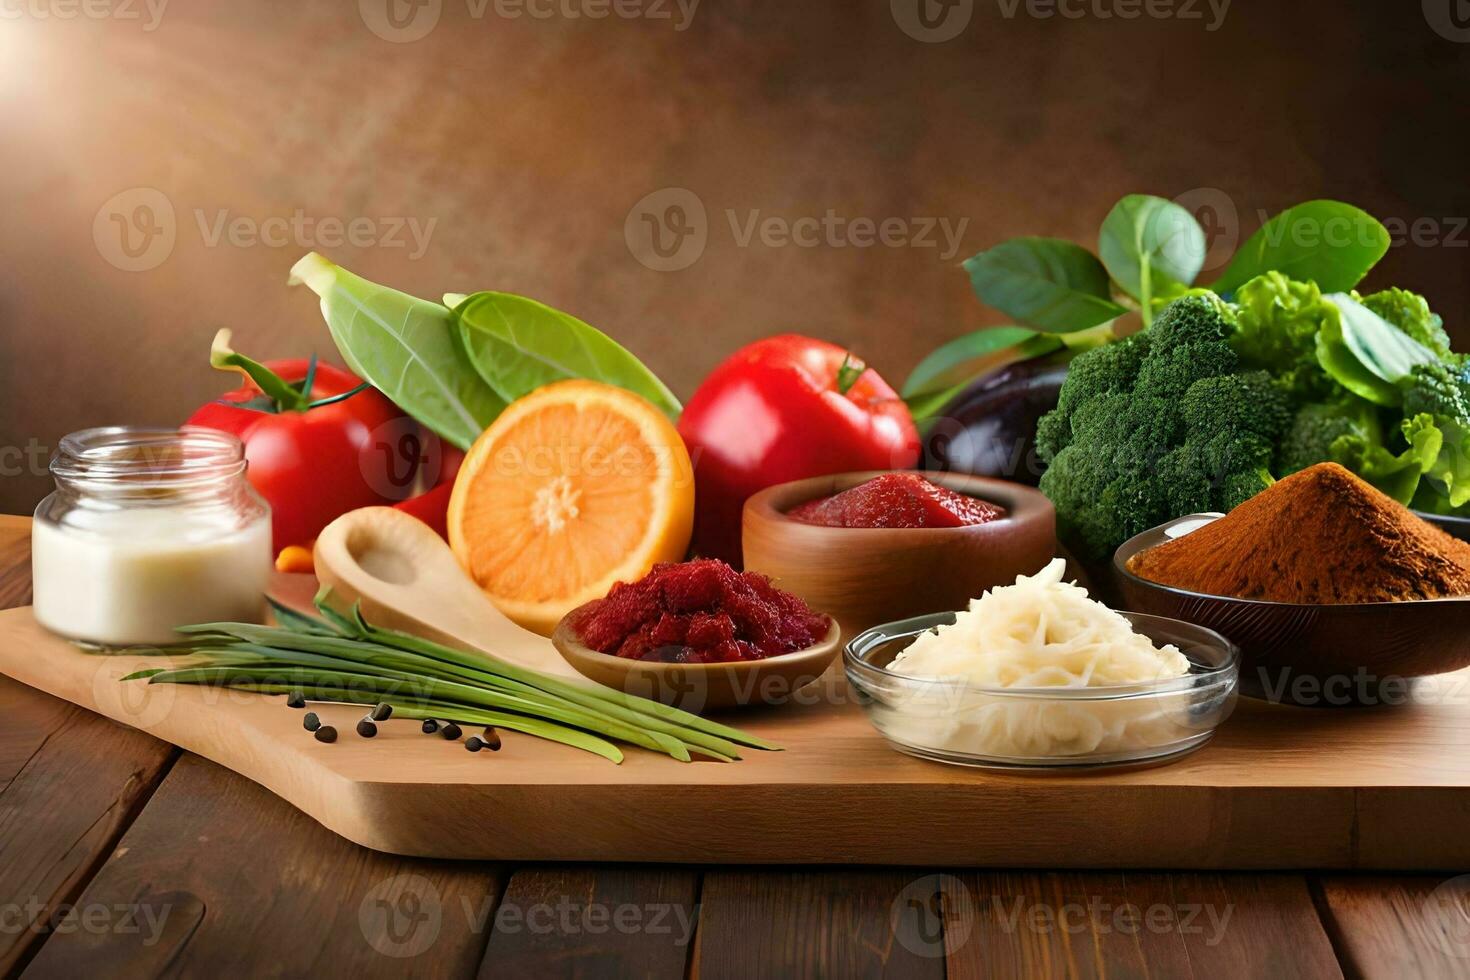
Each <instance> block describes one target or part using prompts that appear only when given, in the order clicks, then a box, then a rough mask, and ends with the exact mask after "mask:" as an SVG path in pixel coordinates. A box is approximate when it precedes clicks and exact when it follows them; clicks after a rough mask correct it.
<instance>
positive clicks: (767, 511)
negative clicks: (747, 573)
mask: <svg viewBox="0 0 1470 980" xmlns="http://www.w3.org/2000/svg"><path fill="white" fill-rule="evenodd" d="M879 475H881V474H880V473H876V472H874V473H841V474H838V475H836V476H822V477H814V478H812V479H810V480H797V481H795V482H794V483H783V484H780V485H779V486H774V487H770V488H768V489H766V490H762V491H761V492H760V493H757V494H756V495H755V496H753V497H751V498H750V499H749V500H748V501H746V503H745V514H744V527H743V536H744V550H745V567H746V568H748V569H751V570H752V571H757V572H761V573H762V574H765V575H769V576H770V577H771V578H772V579H773V580H774V581H775V583H776V584H777V585H779V586H780V587H781V588H783V589H786V590H787V591H789V592H794V593H796V594H797V595H799V596H801V597H802V598H803V599H805V600H806V601H807V603H808V604H810V605H811V607H812V608H813V609H820V610H823V611H825V612H827V613H829V614H830V615H832V616H835V617H836V618H837V621H838V622H840V623H841V624H842V627H843V629H844V630H847V631H848V632H849V633H857V632H861V631H862V630H865V629H868V628H870V627H872V626H876V625H878V624H879V623H891V622H894V621H895V620H900V619H909V618H911V617H913V616H922V615H924V614H926V613H937V612H954V611H955V610H959V609H964V608H965V607H966V606H967V605H968V604H969V601H970V600H971V599H973V598H974V597H975V596H978V595H979V594H980V593H981V592H984V591H985V590H986V589H988V588H991V587H992V586H996V585H1010V584H1012V583H1014V582H1015V580H1016V576H1017V575H1030V574H1032V573H1034V572H1037V571H1039V570H1040V569H1041V568H1042V566H1044V565H1045V564H1046V563H1047V562H1048V561H1050V560H1051V559H1052V557H1053V556H1054V555H1055V554H1056V512H1055V511H1054V510H1053V509H1052V505H1051V501H1049V500H1047V499H1046V497H1044V496H1043V495H1042V493H1041V491H1039V490H1036V489H1034V488H1032V487H1027V486H1022V485H1021V484H1019V483H1009V482H1007V481H1005V480H992V479H989V478H987V477H980V476H969V475H966V474H961V473H923V474H922V475H923V477H924V478H925V479H927V480H930V481H932V482H934V483H937V484H939V485H941V486H944V487H947V488H949V489H950V490H953V491H955V492H957V493H963V494H967V495H969V496H971V497H978V498H980V499H982V500H988V501H990V502H991V503H993V504H998V505H1000V506H1001V507H1004V508H1005V509H1006V516H1005V517H1004V518H1002V519H1001V520H998V521H992V522H991V523H989V524H978V525H976V526H974V527H954V528H860V527H817V526H815V525H812V524H802V523H799V522H797V521H793V520H791V519H790V518H788V517H787V516H786V512H787V511H789V510H790V509H791V508H792V507H795V506H796V505H797V504H801V503H805V502H806V501H808V500H813V499H815V498H817V497H825V496H830V495H832V494H835V493H841V492H842V491H843V490H847V489H850V488H852V487H855V486H857V485H858V484H859V483H864V482H866V481H868V480H871V479H872V478H873V477H875V476H879Z"/></svg>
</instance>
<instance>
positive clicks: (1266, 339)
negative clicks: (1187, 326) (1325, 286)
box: [1230, 272, 1338, 401]
mask: <svg viewBox="0 0 1470 980" xmlns="http://www.w3.org/2000/svg"><path fill="white" fill-rule="evenodd" d="M1234 298H1235V303H1236V322H1237V328H1236V331H1235V334H1234V336H1233V337H1231V339H1230V344H1231V346H1232V347H1233V348H1235V352H1236V353H1237V354H1239V355H1240V359H1241V361H1242V362H1243V363H1244V364H1246V365H1247V366H1249V367H1255V368H1263V369H1267V370H1270V371H1271V372H1272V374H1274V375H1275V376H1276V377H1278V378H1280V379H1281V382H1282V384H1283V385H1284V386H1285V387H1286V388H1287V389H1288V390H1289V391H1291V392H1292V393H1293V395H1294V396H1295V397H1296V398H1297V399H1299V400H1301V401H1321V400H1323V399H1325V398H1327V397H1328V396H1329V395H1330V394H1331V393H1332V392H1333V390H1334V389H1335V388H1336V385H1335V383H1334V382H1333V381H1332V379H1331V378H1330V377H1328V375H1327V373H1326V372H1325V371H1323V370H1322V365H1321V364H1320V363H1319V362H1318V360H1317V333H1318V331H1320V330H1321V329H1322V325H1323V323H1324V322H1327V321H1335V320H1336V319H1337V317H1338V312H1337V308H1336V307H1334V306H1333V305H1332V303H1330V302H1328V301H1327V300H1326V299H1324V298H1323V297H1322V290H1320V289H1318V288H1317V284H1316V283H1314V282H1297V281H1295V280H1293V279H1288V278H1287V277H1286V276H1284V275H1282V274H1281V273H1280V272H1267V273H1265V274H1264V275H1260V276H1257V277H1256V278H1254V279H1252V280H1250V281H1249V282H1247V283H1246V284H1245V285H1243V286H1241V287H1240V288H1239V289H1237V290H1236V291H1235V297H1234Z"/></svg>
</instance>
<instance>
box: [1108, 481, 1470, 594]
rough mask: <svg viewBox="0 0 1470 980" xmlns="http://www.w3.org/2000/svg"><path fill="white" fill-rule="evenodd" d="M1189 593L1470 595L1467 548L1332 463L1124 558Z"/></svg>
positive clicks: (1148, 574)
mask: <svg viewBox="0 0 1470 980" xmlns="http://www.w3.org/2000/svg"><path fill="white" fill-rule="evenodd" d="M1128 570H1129V571H1130V572H1132V573H1133V574H1135V575H1137V576H1140V577H1141V578H1146V579H1148V580H1149V581H1152V582H1159V583H1161V584H1163V585H1171V586H1174V587H1175V588H1179V589H1188V590H1189V591H1191V592H1205V593H1209V594H1211V595H1228V596H1239V597H1240V598H1243V599H1267V600H1270V601H1273V602H1294V603H1311V604H1328V603H1352V602H1401V601H1404V600H1411V599H1436V598H1440V597H1443V596H1462V595H1470V545H1467V544H1466V543H1465V542H1463V541H1459V540H1457V539H1455V538H1453V537H1451V536H1450V535H1448V534H1446V533H1445V532H1443V531H1441V530H1440V529H1439V528H1437V527H1435V526H1434V525H1432V524H1430V523H1428V522H1427V521H1424V520H1422V519H1421V518H1419V517H1417V516H1415V515H1414V514H1413V513H1412V512H1411V511H1410V510H1409V509H1408V508H1407V507H1405V506H1403V505H1402V504H1400V503H1399V502H1398V501H1396V500H1394V499H1392V498H1391V497H1388V496H1386V495H1384V494H1383V493H1381V492H1379V491H1378V490H1376V489H1374V488H1373V487H1371V486H1369V485H1368V484H1367V483H1364V482H1363V481H1362V480H1360V479H1359V478H1358V477H1356V476H1354V475H1353V474H1352V473H1350V472H1348V471H1347V470H1346V469H1344V468H1343V467H1341V466H1339V465H1337V464H1336V463H1319V464H1318V465H1316V466H1312V467H1309V468H1307V469H1305V470H1302V471H1301V472H1299V473H1294V474H1292V475H1291V476H1288V477H1286V478H1284V479H1282V480H1280V481H1279V482H1277V483H1275V484H1273V485H1272V486H1270V487H1267V488H1266V489H1265V490H1263V491H1261V492H1260V493H1259V494H1257V495H1256V496H1254V497H1252V498H1251V499H1250V500H1247V501H1246V502H1245V503H1243V504H1241V505H1240V506H1239V507H1237V508H1235V509H1234V510H1232V511H1231V512H1230V513H1229V514H1227V515H1226V516H1224V517H1222V518H1220V519H1219V520H1217V521H1214V522H1212V523H1210V524H1207V525H1205V526H1204V527H1202V528H1200V529H1199V530H1198V531H1193V532H1191V533H1189V534H1186V535H1185V536H1184V537H1182V538H1178V539H1176V540H1174V541H1170V542H1168V543H1167V544H1161V545H1158V546H1157V547H1153V548H1150V549H1148V550H1147V551H1144V552H1142V553H1140V554H1137V555H1134V556H1133V557H1132V558H1131V559H1129V561H1128Z"/></svg>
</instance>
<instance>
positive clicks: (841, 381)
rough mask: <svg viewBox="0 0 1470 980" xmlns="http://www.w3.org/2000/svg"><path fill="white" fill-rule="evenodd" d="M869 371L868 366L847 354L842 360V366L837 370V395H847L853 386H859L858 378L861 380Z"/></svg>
mask: <svg viewBox="0 0 1470 980" xmlns="http://www.w3.org/2000/svg"><path fill="white" fill-rule="evenodd" d="M867 369H868V366H867V365H866V364H864V363H863V362H862V361H860V360H859V359H858V358H856V357H853V356H852V354H845V355H844V356H843V358H842V366H841V367H839V368H838V369H837V393H838V394H839V395H845V394H847V393H848V392H849V391H851V390H852V386H853V385H855V384H857V380H858V378H861V377H862V376H863V372H864V371H866V370H867Z"/></svg>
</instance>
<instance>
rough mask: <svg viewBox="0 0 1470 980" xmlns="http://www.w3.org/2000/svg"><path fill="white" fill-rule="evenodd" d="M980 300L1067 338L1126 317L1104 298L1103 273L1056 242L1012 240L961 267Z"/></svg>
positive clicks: (1078, 251) (1087, 256) (1081, 253)
mask: <svg viewBox="0 0 1470 980" xmlns="http://www.w3.org/2000/svg"><path fill="white" fill-rule="evenodd" d="M965 270H966V271H967V272H969V274H970V286H971V288H973V289H974V290H975V295H976V296H979V297H980V299H981V300H982V301H983V302H985V303H987V304H989V305H990V306H993V307H995V308H996V309H997V310H1000V311H1001V312H1003V313H1005V314H1006V315H1008V316H1010V317H1011V318H1013V319H1015V320H1017V321H1019V322H1020V323H1023V324H1025V325H1026V326H1029V327H1034V328H1036V329H1037V330H1040V331H1042V332H1044V333H1072V332H1073V331H1076V330H1086V329H1087V328H1088V327H1095V326H1097V325H1098V324H1099V323H1105V322H1106V321H1108V320H1112V319H1114V318H1115V317H1118V316H1121V315H1122V314H1123V313H1124V312H1126V311H1125V310H1124V309H1123V307H1121V306H1119V305H1118V304H1117V303H1114V302H1113V301H1112V300H1111V299H1109V298H1108V296H1109V293H1108V272H1107V270H1106V269H1104V268H1103V264H1102V263H1101V262H1099V261H1098V260H1097V256H1095V255H1093V254H1092V253H1091V252H1089V251H1087V249H1085V248H1083V247H1082V246H1080V245H1074V244H1073V243H1071V242H1065V241H1062V240H1061V239H1057V238H1013V239H1011V240H1010V241H1008V242H1001V243H1000V244H999V245H997V246H995V247H994V248H992V249H990V250H989V251H985V252H981V253H980V254H979V255H976V256H974V257H973V258H970V259H967V260H966V261H965Z"/></svg>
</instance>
